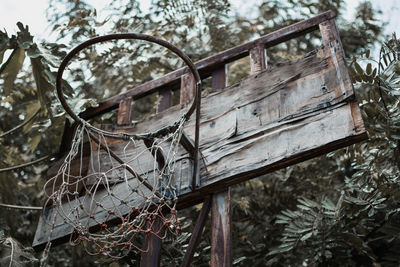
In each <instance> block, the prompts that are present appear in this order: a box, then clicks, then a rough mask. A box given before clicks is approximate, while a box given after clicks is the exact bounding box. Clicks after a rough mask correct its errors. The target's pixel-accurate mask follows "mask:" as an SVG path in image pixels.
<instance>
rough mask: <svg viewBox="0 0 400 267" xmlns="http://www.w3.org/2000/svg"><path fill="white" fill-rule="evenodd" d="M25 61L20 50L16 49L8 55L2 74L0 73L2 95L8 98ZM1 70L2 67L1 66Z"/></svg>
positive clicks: (23, 54)
mask: <svg viewBox="0 0 400 267" xmlns="http://www.w3.org/2000/svg"><path fill="white" fill-rule="evenodd" d="M24 60H25V51H24V50H23V49H20V48H16V49H15V50H14V51H13V52H12V53H11V55H10V57H9V59H8V60H7V62H5V63H4V64H6V65H5V66H4V69H3V72H2V73H0V74H1V75H2V76H4V95H5V96H9V95H10V94H11V91H12V87H13V85H14V81H15V79H16V78H17V75H18V73H19V71H20V70H21V68H22V65H23V63H24ZM2 68H3V66H2Z"/></svg>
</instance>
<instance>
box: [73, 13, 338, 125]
mask: <svg viewBox="0 0 400 267" xmlns="http://www.w3.org/2000/svg"><path fill="white" fill-rule="evenodd" d="M334 17H335V15H334V13H333V12H332V11H327V12H324V13H322V14H320V15H318V16H315V17H313V18H310V19H308V20H304V21H301V22H298V23H295V24H293V25H290V26H287V27H285V28H282V29H280V30H277V31H274V32H272V33H269V34H267V35H264V36H262V37H260V38H258V39H255V40H253V41H250V42H247V43H244V44H242V45H239V46H236V47H233V48H230V49H227V50H225V51H222V52H220V53H218V54H216V55H213V56H210V57H208V58H205V59H202V60H200V61H198V62H196V63H195V65H196V67H197V69H198V71H199V73H200V75H201V76H202V78H206V77H208V76H209V75H211V73H212V71H213V70H215V69H218V68H220V67H221V66H223V65H225V64H227V63H229V62H232V61H234V60H237V59H239V58H243V57H245V56H247V55H249V50H250V49H252V48H254V47H256V46H260V45H264V46H265V47H266V48H268V47H271V46H274V45H277V44H279V43H282V42H285V41H287V40H289V39H292V38H295V37H297V36H300V35H304V34H306V33H308V32H311V31H314V30H316V29H318V25H319V24H320V23H321V22H323V21H326V20H329V19H332V18H334ZM186 72H187V68H186V67H183V68H181V69H178V70H176V71H173V72H171V73H168V74H167V75H165V76H163V77H160V78H158V79H155V80H152V81H149V82H146V83H144V84H141V85H139V86H137V87H135V88H133V89H130V90H128V91H127V92H125V93H122V94H119V95H116V96H113V97H110V98H108V99H107V100H104V101H103V102H101V103H100V104H99V106H98V107H95V108H89V109H87V110H86V111H84V112H82V113H81V114H80V116H81V117H82V118H84V119H89V118H93V117H94V116H98V115H101V114H103V113H106V112H108V111H110V110H112V109H114V108H116V107H117V105H118V103H119V102H120V101H121V100H123V99H125V98H130V97H132V98H134V99H135V98H138V97H141V96H144V95H147V94H150V93H153V92H155V91H157V90H159V89H160V88H162V87H171V86H174V85H177V84H179V82H180V78H181V76H182V75H183V74H185V73H186Z"/></svg>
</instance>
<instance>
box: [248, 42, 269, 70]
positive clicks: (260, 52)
mask: <svg viewBox="0 0 400 267" xmlns="http://www.w3.org/2000/svg"><path fill="white" fill-rule="evenodd" d="M265 68H266V61H265V49H264V45H258V46H256V47H254V48H252V49H251V50H250V74H251V75H253V74H257V73H259V72H261V71H263V70H265Z"/></svg>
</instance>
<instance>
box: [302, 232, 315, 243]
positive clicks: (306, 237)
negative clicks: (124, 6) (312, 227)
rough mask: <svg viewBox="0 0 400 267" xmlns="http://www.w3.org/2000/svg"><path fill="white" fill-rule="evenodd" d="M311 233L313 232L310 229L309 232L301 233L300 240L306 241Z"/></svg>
mask: <svg viewBox="0 0 400 267" xmlns="http://www.w3.org/2000/svg"><path fill="white" fill-rule="evenodd" d="M312 234H313V232H312V231H311V232H309V233H307V234H305V235H303V236H302V237H301V238H300V240H301V241H306V240H307V239H309V238H310V237H311V236H312Z"/></svg>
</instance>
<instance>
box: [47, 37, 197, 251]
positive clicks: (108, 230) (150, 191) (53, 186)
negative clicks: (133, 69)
mask: <svg viewBox="0 0 400 267" xmlns="http://www.w3.org/2000/svg"><path fill="white" fill-rule="evenodd" d="M118 39H136V40H143V41H148V42H151V43H155V44H158V45H161V46H163V47H165V48H167V49H169V50H171V51H172V52H173V53H175V54H176V55H177V56H178V57H180V58H181V59H182V60H183V61H184V62H185V64H186V65H187V68H188V70H189V72H190V73H191V74H192V75H193V77H194V79H195V92H196V93H195V98H194V100H193V102H192V103H191V105H190V106H189V107H187V108H186V110H184V112H183V114H182V115H181V117H179V118H177V119H176V121H175V122H173V123H172V124H170V125H167V126H164V127H162V128H159V129H156V130H154V131H149V132H143V133H131V132H122V131H117V132H115V131H109V130H104V129H100V128H98V127H95V126H93V125H91V124H90V123H89V122H87V121H85V120H84V119H82V118H81V117H79V115H77V114H75V113H74V112H73V111H72V109H71V108H70V106H69V105H68V103H67V101H66V99H65V98H64V94H63V91H62V86H61V84H62V75H63V72H64V70H65V68H66V66H67V65H68V63H69V61H70V60H71V59H72V58H73V57H74V56H75V55H76V54H77V53H79V52H80V51H81V50H83V49H84V48H86V47H88V46H90V45H93V44H96V43H100V42H104V41H109V40H118ZM56 89H57V95H58V98H59V99H60V102H61V104H62V106H63V107H64V109H65V111H66V112H67V113H68V115H69V116H71V118H72V119H73V120H74V121H75V122H76V124H77V127H76V130H75V133H74V136H73V139H72V144H71V149H70V151H69V153H68V154H67V156H66V157H65V159H64V161H63V163H62V165H61V167H60V169H59V170H58V172H57V175H55V176H54V177H52V178H50V179H49V180H48V181H47V183H46V185H45V192H46V194H47V201H46V204H45V207H46V206H48V205H52V207H53V210H54V213H53V214H54V216H53V217H52V219H51V220H49V221H48V223H49V224H50V225H51V227H52V229H53V228H54V223H55V221H56V217H58V216H59V217H61V218H62V220H63V221H64V222H65V223H67V224H69V225H71V226H72V227H73V229H74V231H73V234H72V235H71V243H72V244H77V243H80V242H89V243H91V244H92V245H91V246H90V249H88V246H85V248H86V249H87V251H88V253H89V254H91V255H98V254H105V255H108V256H110V257H113V258H121V257H124V256H126V255H127V254H128V252H129V251H130V250H132V249H137V250H139V251H146V248H144V249H143V248H140V247H139V246H138V245H137V244H136V243H135V241H136V238H137V235H139V234H144V235H145V236H148V235H150V234H153V235H156V236H158V237H159V238H160V239H163V238H165V237H166V234H167V233H168V232H169V233H172V234H175V235H178V234H179V233H180V223H179V221H178V218H177V213H176V202H177V195H178V194H177V191H178V190H179V188H178V187H177V184H178V183H179V181H177V179H179V177H178V176H177V175H176V174H175V169H176V168H177V160H178V158H179V156H180V155H181V154H182V153H181V152H180V150H182V147H183V148H185V149H186V147H187V145H186V146H185V145H183V143H182V142H183V141H182V136H183V135H184V133H183V128H184V125H185V123H186V122H187V121H188V120H189V118H190V117H191V115H192V114H193V112H194V111H195V110H196V116H195V120H196V123H195V138H194V144H193V147H192V149H193V151H189V152H190V154H191V155H193V160H194V163H193V179H195V177H196V173H197V168H199V166H198V163H197V161H198V151H199V117H200V98H201V79H200V75H199V73H198V71H197V69H196V67H195V66H194V64H193V63H192V61H191V60H190V59H189V57H188V56H186V55H185V54H184V53H183V52H182V51H181V50H180V49H178V48H177V47H175V46H174V45H172V44H170V43H169V42H167V41H165V40H162V39H160V38H157V37H153V36H149V35H144V34H139V33H120V34H110V35H105V36H100V37H96V38H93V39H90V40H88V41H86V42H84V43H82V44H80V45H78V46H77V47H75V48H74V49H73V50H72V51H71V52H70V53H69V54H68V55H67V56H66V57H65V58H64V60H63V61H62V63H61V65H60V67H59V70H58V74H57V80H56ZM113 140H114V141H115V140H118V142H119V144H123V146H124V148H123V149H122V153H121V152H115V151H113V149H112V145H111V143H113V142H114V141H113ZM186 143H187V142H186ZM85 147H86V148H87V147H89V149H90V153H89V154H90V156H89V162H85V160H84V155H85V152H84V150H85ZM187 152H188V151H186V153H187ZM73 161H74V162H78V166H76V164H73ZM87 164H88V166H87ZM121 184H124V185H125V191H126V192H129V193H127V194H121V193H120V192H119V191H118V188H119V187H117V186H116V185H119V186H120V185H121ZM192 189H193V188H192ZM66 203H67V204H68V205H65V204H66ZM121 204H122V205H123V206H122V207H121ZM99 214H101V215H99ZM104 214H106V215H104ZM156 220H158V221H161V224H162V225H161V227H157V228H158V229H156V230H154V229H155V228H154V227H153V224H154V222H155V221H156ZM110 221H114V222H117V224H118V226H114V227H112V226H111V224H109V222H110ZM95 226H97V229H95V230H96V231H95V230H94V227H95ZM50 235H51V234H50ZM50 240H51V238H49V242H50ZM48 247H49V246H48Z"/></svg>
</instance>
